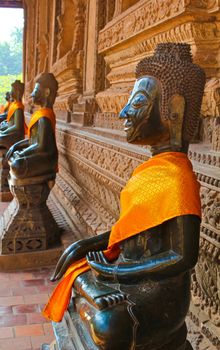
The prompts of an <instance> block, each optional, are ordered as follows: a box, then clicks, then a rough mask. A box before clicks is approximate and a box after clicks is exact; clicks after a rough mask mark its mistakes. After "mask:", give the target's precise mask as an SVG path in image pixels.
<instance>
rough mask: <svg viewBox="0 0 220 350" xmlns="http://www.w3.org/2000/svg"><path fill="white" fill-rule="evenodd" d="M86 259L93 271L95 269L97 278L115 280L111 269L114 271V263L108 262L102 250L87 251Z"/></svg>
mask: <svg viewBox="0 0 220 350" xmlns="http://www.w3.org/2000/svg"><path fill="white" fill-rule="evenodd" d="M86 260H87V263H88V264H89V266H90V267H91V269H92V270H93V271H95V273H96V275H97V277H98V278H100V279H103V278H104V280H105V281H111V282H115V276H114V273H112V271H114V264H110V263H109V261H108V260H107V259H106V257H105V255H104V253H103V252H102V251H99V252H89V253H88V254H87V255H86Z"/></svg>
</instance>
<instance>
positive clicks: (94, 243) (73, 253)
mask: <svg viewBox="0 0 220 350" xmlns="http://www.w3.org/2000/svg"><path fill="white" fill-rule="evenodd" d="M109 235H110V231H107V232H104V233H101V234H100V235H98V236H94V237H90V238H86V239H81V240H80V241H77V242H74V243H72V244H71V245H70V246H69V247H68V248H67V249H66V250H65V251H64V252H63V254H62V255H61V257H60V259H59V261H58V263H57V266H56V268H55V271H54V273H53V276H52V277H51V281H57V280H59V279H60V278H61V277H62V276H63V275H64V274H65V272H66V270H67V269H68V267H69V266H70V265H72V264H73V263H74V262H75V261H78V260H80V259H82V258H85V256H86V254H87V253H88V252H89V251H90V250H93V249H94V250H95V249H97V250H99V249H106V248H107V245H108V239H109Z"/></svg>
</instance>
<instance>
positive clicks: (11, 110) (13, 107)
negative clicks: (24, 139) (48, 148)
mask: <svg viewBox="0 0 220 350" xmlns="http://www.w3.org/2000/svg"><path fill="white" fill-rule="evenodd" d="M17 109H22V110H24V105H23V103H22V102H20V101H15V102H12V103H10V106H9V109H8V115H7V119H6V120H7V122H9V121H10V119H11V118H12V116H13V115H14V113H15V111H16V110H17ZM24 133H25V135H26V134H27V125H26V123H25V120H24Z"/></svg>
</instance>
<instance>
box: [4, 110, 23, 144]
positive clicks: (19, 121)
mask: <svg viewBox="0 0 220 350" xmlns="http://www.w3.org/2000/svg"><path fill="white" fill-rule="evenodd" d="M23 127H24V112H23V110H22V109H17V110H16V111H15V113H14V124H13V125H9V124H8V127H7V128H6V129H5V130H3V131H1V135H0V137H1V138H2V137H5V136H8V135H10V134H12V133H14V132H15V131H17V130H22V129H23Z"/></svg>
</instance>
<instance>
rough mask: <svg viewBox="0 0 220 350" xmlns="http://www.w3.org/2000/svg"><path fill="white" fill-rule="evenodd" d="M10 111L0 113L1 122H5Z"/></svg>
mask: <svg viewBox="0 0 220 350" xmlns="http://www.w3.org/2000/svg"><path fill="white" fill-rule="evenodd" d="M7 115H8V112H5V113H2V114H0V123H1V122H3V121H4V120H5V119H6V118H7Z"/></svg>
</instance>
